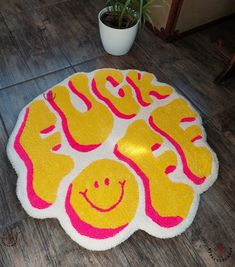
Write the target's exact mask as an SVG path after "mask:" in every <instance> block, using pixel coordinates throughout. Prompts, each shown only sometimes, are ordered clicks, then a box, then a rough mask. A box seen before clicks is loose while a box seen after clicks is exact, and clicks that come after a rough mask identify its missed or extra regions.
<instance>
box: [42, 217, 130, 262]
mask: <svg viewBox="0 0 235 267" xmlns="http://www.w3.org/2000/svg"><path fill="white" fill-rule="evenodd" d="M41 226H42V230H43V234H44V237H45V240H46V243H47V246H48V252H49V254H50V255H51V257H52V258H53V261H54V262H55V264H56V266H66V267H67V266H68V267H72V266H97V267H103V266H105V267H106V266H107V267H108V266H110V267H111V266H113V267H116V266H130V265H129V263H128V261H127V259H126V257H125V254H124V252H123V251H122V248H121V247H120V246H118V247H116V248H113V249H111V250H107V251H103V252H94V251H89V250H87V249H85V248H83V247H81V246H79V245H78V244H77V243H75V242H74V241H73V240H72V239H71V238H70V237H69V236H68V235H67V234H66V233H65V231H64V230H63V229H62V227H61V226H60V224H59V222H58V220H56V219H46V220H43V222H42V223H41Z"/></svg>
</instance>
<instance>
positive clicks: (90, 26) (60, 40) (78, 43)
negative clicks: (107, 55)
mask: <svg viewBox="0 0 235 267" xmlns="http://www.w3.org/2000/svg"><path fill="white" fill-rule="evenodd" d="M94 2H95V1H90V0H89V1H75V0H71V1H66V2H63V3H60V4H57V5H54V6H51V7H48V8H44V9H42V10H41V12H42V16H43V21H44V23H45V25H46V27H47V28H48V29H49V32H50V34H51V35H52V36H53V38H54V39H55V40H56V42H57V44H58V45H59V46H60V48H61V49H62V51H63V53H64V54H65V55H66V57H67V58H68V59H69V62H70V63H71V64H72V65H75V64H78V63H80V62H83V61H86V60H89V59H91V58H95V57H97V56H100V55H102V54H104V50H103V48H102V46H101V41H100V36H99V29H98V20H97V14H98V11H99V10H98V9H97V4H94ZM98 2H99V1H98ZM87 6H89V8H86V7H87Z"/></svg>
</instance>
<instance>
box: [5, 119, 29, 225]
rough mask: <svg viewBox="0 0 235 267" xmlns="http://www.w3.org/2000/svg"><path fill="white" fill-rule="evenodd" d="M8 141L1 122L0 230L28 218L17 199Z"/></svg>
mask: <svg viewBox="0 0 235 267" xmlns="http://www.w3.org/2000/svg"><path fill="white" fill-rule="evenodd" d="M7 140H8V136H7V133H6V132H5V129H4V127H3V124H2V122H1V120H0V228H2V227H5V226H6V225H9V224H12V223H14V222H16V221H19V220H21V219H22V218H25V216H26V214H25V212H24V211H23V209H22V207H21V205H20V203H19V201H18V199H17V197H16V174H15V172H14V170H13V169H12V167H11V164H10V163H9V161H8V159H7V156H6V144H7Z"/></svg>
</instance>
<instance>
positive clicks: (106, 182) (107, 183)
mask: <svg viewBox="0 0 235 267" xmlns="http://www.w3.org/2000/svg"><path fill="white" fill-rule="evenodd" d="M101 182H102V181H101ZM103 182H104V185H105V186H108V187H109V186H111V187H110V188H111V190H112V191H114V192H118V190H117V189H116V190H114V188H115V187H116V184H117V181H114V183H116V184H114V185H110V179H109V178H105V179H104V181H103ZM118 184H120V188H121V192H120V196H119V198H118V199H117V201H116V202H115V203H113V204H110V206H109V207H98V206H97V205H96V204H94V203H93V202H92V201H91V200H90V198H89V197H88V189H85V191H84V192H79V194H81V195H82V196H83V197H84V199H85V200H86V201H87V202H88V203H89V204H90V206H91V207H92V208H94V209H96V210H98V211H100V212H109V211H111V210H113V209H115V208H116V207H117V206H118V205H119V204H120V203H121V202H122V200H123V197H124V195H125V184H126V180H123V181H118ZM94 188H95V189H97V191H96V192H94V193H97V192H98V194H102V195H103V194H104V192H103V191H104V190H102V189H101V188H100V184H99V182H98V181H97V180H96V181H95V182H94ZM92 189H93V188H91V191H92V192H93V190H92ZM106 191H110V190H107V189H106ZM108 194H110V192H109V193H108ZM98 199H102V196H101V197H100V196H99V197H98ZM110 199H111V198H110ZM101 204H103V203H101ZM106 205H107V204H106Z"/></svg>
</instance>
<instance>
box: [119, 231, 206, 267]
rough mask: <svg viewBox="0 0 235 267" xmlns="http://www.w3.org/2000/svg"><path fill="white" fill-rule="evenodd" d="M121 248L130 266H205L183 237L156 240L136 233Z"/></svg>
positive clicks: (141, 232) (141, 233) (140, 232)
mask: <svg viewBox="0 0 235 267" xmlns="http://www.w3.org/2000/svg"><path fill="white" fill-rule="evenodd" d="M121 247H122V248H123V251H124V253H125V254H126V257H127V259H128V261H129V263H130V265H131V266H159V267H160V266H171V267H176V266H195V267H196V266H205V264H204V262H203V261H202V260H201V258H200V257H199V256H198V255H197V253H196V252H195V251H194V247H192V245H191V244H190V243H189V241H188V240H187V238H186V237H185V236H184V235H180V236H177V237H174V238H172V239H158V238H155V237H152V236H150V235H148V234H146V233H145V232H143V231H138V232H136V233H135V234H134V235H132V236H131V237H130V238H129V239H128V241H127V242H124V243H122V244H121Z"/></svg>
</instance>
